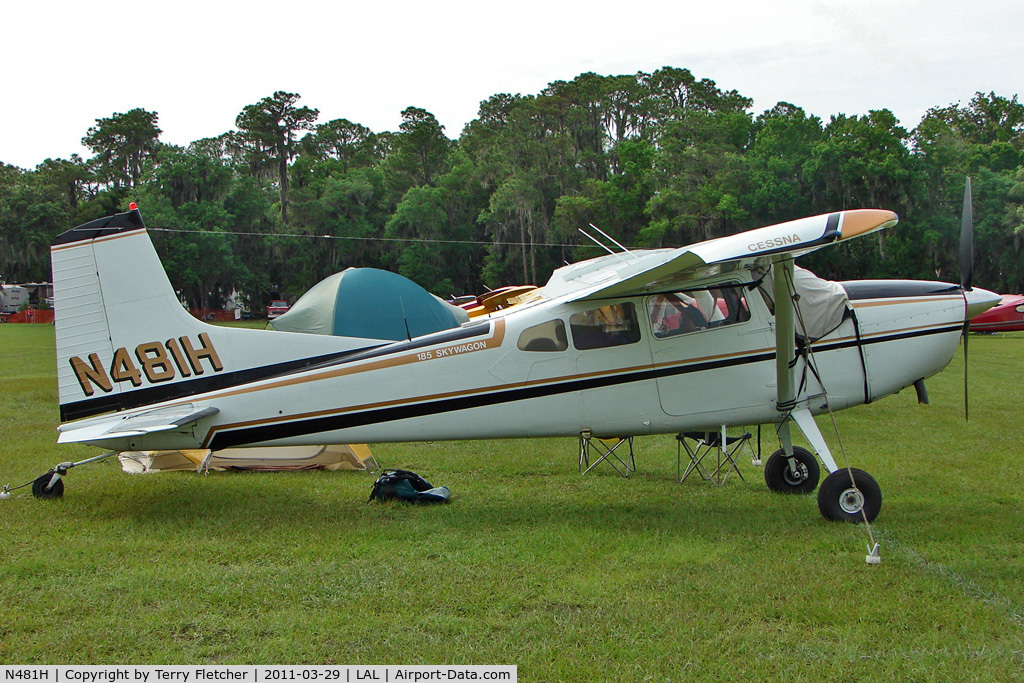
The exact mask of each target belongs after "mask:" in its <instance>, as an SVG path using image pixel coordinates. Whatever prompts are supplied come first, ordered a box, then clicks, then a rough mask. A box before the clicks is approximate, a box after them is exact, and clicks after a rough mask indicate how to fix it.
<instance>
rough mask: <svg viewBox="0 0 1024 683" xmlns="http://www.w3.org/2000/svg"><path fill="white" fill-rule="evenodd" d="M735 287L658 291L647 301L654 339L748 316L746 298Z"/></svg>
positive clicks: (748, 310) (718, 325)
mask: <svg viewBox="0 0 1024 683" xmlns="http://www.w3.org/2000/svg"><path fill="white" fill-rule="evenodd" d="M741 292H742V290H741V289H739V288H737V287H722V288H714V289H698V290H693V291H689V292H676V293H674V294H658V295H656V296H652V297H651V298H650V299H648V301H647V312H648V314H649V315H650V319H651V329H652V331H653V332H654V336H655V337H656V338H657V339H665V338H667V337H674V336H676V335H679V334H686V333H687V332H697V331H700V330H706V329H708V328H709V327H721V326H722V325H731V324H734V323H741V322H746V321H747V320H750V309H749V308H747V301H746V299H745V298H744V296H743V294H742V293H741Z"/></svg>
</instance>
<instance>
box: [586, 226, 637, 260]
mask: <svg viewBox="0 0 1024 683" xmlns="http://www.w3.org/2000/svg"><path fill="white" fill-rule="evenodd" d="M590 227H592V228H594V230H597V231H598V232H601V231H600V230H598V229H597V228H595V227H594V225H593V224H591V226H590ZM576 229H577V230H579V231H580V232H581V233H583V235H584V236H585V237H586V238H587V239H589V240H590V241H591V242H593V243H594V244H596V245H597V246H599V247H601V248H602V249H604V250H605V251H607V252H608V253H609V254H611V255H612V256H614V257H615V258H617V259H619V260H620V261H622V262H623V263H625V262H626V259H624V258H622V254H620V253H619V252H617V251H612V250H611V249H609V248H608V245H607V244H604V243H603V242H600V241H598V240H597V238H595V237H594V236H593V235H591V234H590V233H589V232H587V231H586V230H584V229H583V228H576ZM601 234H602V235H604V233H603V232H601ZM604 236H605V237H608V235H604ZM608 239H610V240H612V238H611V237H608ZM612 242H615V240H612ZM615 244H619V243H618V242H615ZM619 246H620V247H621V246H622V245H621V244H619ZM623 249H625V247H623ZM626 251H627V252H628V251H629V250H628V249H626Z"/></svg>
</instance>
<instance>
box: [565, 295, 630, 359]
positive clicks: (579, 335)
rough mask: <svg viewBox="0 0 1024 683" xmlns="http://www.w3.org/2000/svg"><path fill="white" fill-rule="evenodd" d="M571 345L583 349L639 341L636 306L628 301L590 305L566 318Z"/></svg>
mask: <svg viewBox="0 0 1024 683" xmlns="http://www.w3.org/2000/svg"><path fill="white" fill-rule="evenodd" d="M569 328H570V329H571V330H572V343H573V345H574V346H575V347H576V348H577V349H579V350H581V351H584V350H586V349H602V348H606V347H609V346H622V345H624V344H635V343H636V342H638V341H640V325H639V323H638V322H637V317H636V308H635V307H634V306H633V304H631V303H629V302H625V303H621V304H611V305H609V306H602V307H600V308H592V309H590V310H587V311H581V312H579V313H575V314H573V315H572V316H571V317H570V318H569Z"/></svg>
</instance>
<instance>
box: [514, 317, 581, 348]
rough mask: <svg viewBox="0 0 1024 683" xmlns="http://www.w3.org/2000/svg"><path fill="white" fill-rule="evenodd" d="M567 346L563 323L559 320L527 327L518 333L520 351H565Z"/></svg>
mask: <svg viewBox="0 0 1024 683" xmlns="http://www.w3.org/2000/svg"><path fill="white" fill-rule="evenodd" d="M567 348H569V341H568V339H566V336H565V323H563V322H562V321H561V320H557V319H556V320H549V321H548V322H546V323H541V324H540V325H534V326H533V327H527V328H526V329H525V330H523V332H522V334H520V335H519V350H520V351H565V350H566V349H567Z"/></svg>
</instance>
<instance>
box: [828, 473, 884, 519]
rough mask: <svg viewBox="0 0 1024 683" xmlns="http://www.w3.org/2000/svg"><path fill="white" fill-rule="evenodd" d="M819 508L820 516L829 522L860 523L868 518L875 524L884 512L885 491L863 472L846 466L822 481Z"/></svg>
mask: <svg viewBox="0 0 1024 683" xmlns="http://www.w3.org/2000/svg"><path fill="white" fill-rule="evenodd" d="M851 475H852V477H853V481H852V482H851V481H850V477H851ZM818 509H819V510H820V511H821V516H822V517H824V518H825V519H827V520H829V521H830V522H851V523H853V524H861V523H863V522H864V518H865V517H867V521H868V522H873V521H874V520H875V517H877V516H878V511H879V510H881V509H882V489H881V488H880V487H879V486H878V482H877V481H875V478H874V477H872V476H871V475H870V474H868V473H867V472H865V471H864V470H858V469H857V468H855V467H851V468H849V469H847V468H845V467H844V468H842V469H838V470H836V471H835V472H833V473H832V474H830V475H828V476H827V477H825V481H823V482H821V489H819V490H818Z"/></svg>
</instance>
